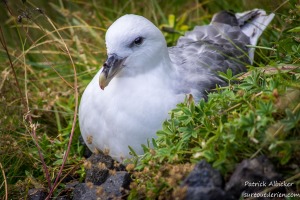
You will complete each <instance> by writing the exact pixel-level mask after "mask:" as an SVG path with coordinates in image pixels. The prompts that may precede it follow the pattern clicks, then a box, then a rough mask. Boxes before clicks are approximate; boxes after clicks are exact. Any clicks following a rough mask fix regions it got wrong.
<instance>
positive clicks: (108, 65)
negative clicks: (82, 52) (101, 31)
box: [99, 53, 126, 90]
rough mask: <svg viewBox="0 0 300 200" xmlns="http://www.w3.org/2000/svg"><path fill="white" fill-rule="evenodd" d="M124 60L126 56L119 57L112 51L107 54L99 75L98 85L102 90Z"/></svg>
mask: <svg viewBox="0 0 300 200" xmlns="http://www.w3.org/2000/svg"><path fill="white" fill-rule="evenodd" d="M125 60H126V58H122V57H119V56H118V55H117V54H114V53H113V54H109V55H108V58H107V60H106V61H105V63H104V64H103V67H102V68H103V69H102V72H101V73H100V76H99V85H100V88H101V89H102V90H104V88H105V87H106V86H107V85H108V84H109V82H110V81H111V80H112V79H113V77H114V76H115V75H116V74H117V73H118V72H119V71H120V70H121V69H122V68H123V66H124V65H123V63H124V61H125Z"/></svg>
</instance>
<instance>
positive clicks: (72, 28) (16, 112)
mask: <svg viewBox="0 0 300 200" xmlns="http://www.w3.org/2000/svg"><path fill="white" fill-rule="evenodd" d="M255 7H259V8H263V9H265V10H266V11H267V12H275V14H276V17H275V19H274V21H273V22H272V25H271V27H270V28H268V29H267V30H266V31H265V33H264V34H263V36H262V38H261V40H260V42H259V44H258V48H257V50H256V55H255V63H254V66H248V68H249V72H248V73H246V74H244V75H241V76H232V74H231V72H230V71H227V73H221V74H220V75H221V76H222V77H223V78H224V79H226V80H228V83H229V86H228V87H224V88H217V89H216V91H215V92H214V93H211V94H210V95H209V98H208V100H207V102H205V101H200V102H199V103H194V102H193V99H192V97H188V98H187V99H186V101H185V102H183V103H181V104H179V105H178V106H177V107H176V108H174V110H172V111H171V112H170V116H171V117H170V119H169V120H167V121H166V122H164V124H163V128H162V130H160V131H158V132H157V136H158V137H157V139H155V140H152V141H151V142H152V143H153V147H149V146H147V145H145V146H144V150H145V154H144V155H142V156H136V157H135V160H134V161H132V162H134V163H135V169H136V170H139V171H137V172H134V181H133V183H132V184H131V189H132V190H131V192H130V194H129V198H130V199H136V198H138V197H139V198H146V197H147V198H149V199H153V198H158V197H160V198H163V197H166V196H170V195H174V196H176V197H180V196H181V194H183V193H184V191H183V189H182V188H180V187H178V186H179V184H180V181H181V180H182V178H183V177H184V175H185V174H188V172H189V171H190V170H191V169H192V167H193V164H194V163H196V162H197V161H199V160H201V159H206V160H207V161H208V162H210V163H211V164H212V165H213V166H214V167H215V168H217V169H219V170H220V171H221V172H222V174H223V175H224V176H225V177H228V176H229V175H230V173H231V172H232V171H233V169H234V167H235V165H236V164H237V163H239V162H240V161H241V160H243V159H245V158H251V157H255V156H257V155H261V154H266V155H268V156H269V157H270V158H271V160H272V161H273V163H274V164H275V165H276V168H277V169H278V171H279V172H280V173H282V174H283V175H284V178H285V179H286V180H288V181H291V182H293V183H295V189H296V190H297V191H298V192H299V191H300V172H299V171H300V169H299V163H300V159H299V158H300V149H299V148H300V147H299V144H300V134H299V133H300V84H299V82H300V81H299V79H300V69H299V63H300V60H299V58H300V53H299V52H300V37H299V32H300V18H299V17H300V2H299V1H296V0H290V1H289V0H287V1H281V0H277V1H272V5H270V4H269V1H256V0H254V1H253V0H245V1H238V0H228V1H225V0H222V1H217V0H211V1H200V2H198V1H188V2H187V1H183V0H173V1H168V2H166V1H159V0H151V1H146V0H145V1H95V0H90V1H62V0H54V1H51V2H48V1H35V0H31V1H26V0H22V1H21V0H15V1H5V0H2V1H1V3H0V19H1V26H0V28H1V29H0V33H1V34H0V39H1V45H0V46H1V48H0V69H1V78H0V105H1V106H0V170H1V173H0V196H3V199H5V198H9V199H20V198H25V197H26V194H27V192H28V190H29V189H30V188H47V190H48V191H51V192H53V195H52V196H54V197H55V196H58V195H61V194H63V193H66V190H65V184H66V182H67V181H68V180H70V179H77V180H82V179H83V178H84V168H83V162H84V158H82V152H83V149H82V146H81V144H80V142H79V140H78V137H79V135H80V131H79V128H78V123H77V107H78V102H79V99H80V95H81V94H82V92H83V90H84V88H85V86H86V85H87V84H88V82H89V81H90V80H91V78H92V77H93V75H94V74H95V73H96V71H98V70H99V67H100V66H101V65H102V62H103V61H104V59H105V56H106V55H105V54H106V49H105V43H104V34H105V30H106V29H107V27H108V26H109V25H110V24H111V23H112V22H113V21H114V20H115V19H117V18H118V17H120V16H122V15H123V14H125V13H137V14H140V15H143V16H145V17H147V18H149V19H150V20H151V21H153V22H154V23H155V24H156V25H157V26H158V27H160V28H161V29H162V30H165V31H164V34H165V36H166V39H167V42H168V44H169V45H174V44H175V43H176V41H177V39H178V37H179V36H180V35H181V34H182V33H184V32H185V31H186V30H190V29H192V27H194V26H195V25H203V24H207V23H208V22H209V20H210V19H211V17H212V14H213V13H215V12H217V11H220V10H224V9H231V10H234V11H237V12H241V11H244V10H248V9H252V8H255ZM133 153H134V152H133ZM178 172H180V173H181V174H180V176H179V175H178V174H179V173H178ZM299 193H300V192H299Z"/></svg>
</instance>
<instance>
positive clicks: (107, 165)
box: [85, 153, 125, 185]
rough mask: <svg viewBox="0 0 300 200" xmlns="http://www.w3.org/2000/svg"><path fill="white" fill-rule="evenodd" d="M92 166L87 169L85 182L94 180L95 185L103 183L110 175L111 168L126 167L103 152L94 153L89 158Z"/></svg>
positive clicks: (118, 169)
mask: <svg viewBox="0 0 300 200" xmlns="http://www.w3.org/2000/svg"><path fill="white" fill-rule="evenodd" d="M87 160H88V161H89V162H91V167H90V168H88V169H86V178H85V182H92V183H93V184H94V185H101V184H102V183H104V182H105V180H106V179H107V178H108V176H109V170H116V171H121V170H125V167H124V166H123V165H121V164H118V163H117V162H116V161H114V160H113V159H112V158H111V157H110V156H109V155H104V154H102V153H97V154H93V155H92V156H91V157H89V158H88V159H87Z"/></svg>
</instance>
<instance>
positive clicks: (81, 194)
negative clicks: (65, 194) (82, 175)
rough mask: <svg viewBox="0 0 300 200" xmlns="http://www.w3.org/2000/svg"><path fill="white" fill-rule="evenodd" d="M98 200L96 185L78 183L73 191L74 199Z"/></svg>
mask: <svg viewBox="0 0 300 200" xmlns="http://www.w3.org/2000/svg"><path fill="white" fill-rule="evenodd" d="M84 199H89V200H96V199H97V195H96V187H94V186H93V185H92V186H88V185H87V184H86V183H80V184H78V185H77V186H76V187H75V189H74V191H73V200H84Z"/></svg>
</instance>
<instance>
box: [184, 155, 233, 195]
mask: <svg viewBox="0 0 300 200" xmlns="http://www.w3.org/2000/svg"><path fill="white" fill-rule="evenodd" d="M182 186H183V187H187V192H186V196H185V198H186V199H187V200H199V199H205V200H210V199H211V200H213V199H230V198H229V196H228V195H227V194H226V193H225V191H224V190H223V180H222V176H221V174H220V172H219V171H217V170H215V169H213V168H212V167H211V165H210V164H208V163H207V162H206V161H204V160H202V161H200V162H199V163H198V164H197V165H196V166H195V168H194V170H193V171H192V172H191V173H190V174H189V176H188V177H187V178H186V179H185V180H184V181H183V183H182Z"/></svg>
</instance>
